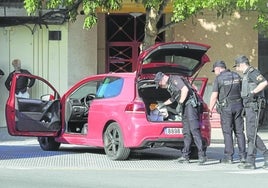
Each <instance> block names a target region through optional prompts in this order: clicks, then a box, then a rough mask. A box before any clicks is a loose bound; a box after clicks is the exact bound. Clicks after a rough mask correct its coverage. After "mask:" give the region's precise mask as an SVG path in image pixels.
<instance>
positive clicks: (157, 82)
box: [154, 72, 164, 89]
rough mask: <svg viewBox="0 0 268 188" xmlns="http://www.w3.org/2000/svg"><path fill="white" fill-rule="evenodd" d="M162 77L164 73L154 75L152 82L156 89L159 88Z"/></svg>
mask: <svg viewBox="0 0 268 188" xmlns="http://www.w3.org/2000/svg"><path fill="white" fill-rule="evenodd" d="M163 77H164V73H162V72H158V73H156V74H155V77H154V82H155V85H156V89H157V88H158V87H159V82H160V80H162V78H163Z"/></svg>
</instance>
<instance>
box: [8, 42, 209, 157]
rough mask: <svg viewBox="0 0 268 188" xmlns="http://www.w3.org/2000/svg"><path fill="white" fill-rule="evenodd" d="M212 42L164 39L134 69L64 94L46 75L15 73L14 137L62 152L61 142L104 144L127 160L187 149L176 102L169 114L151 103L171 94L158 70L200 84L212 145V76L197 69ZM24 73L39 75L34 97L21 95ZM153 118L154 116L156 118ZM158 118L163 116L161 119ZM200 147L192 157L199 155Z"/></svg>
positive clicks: (205, 134) (203, 122)
mask: <svg viewBox="0 0 268 188" xmlns="http://www.w3.org/2000/svg"><path fill="white" fill-rule="evenodd" d="M208 49H209V46H207V45H204V44H198V43H190V42H173V43H159V44H156V45H155V46H152V47H151V48H150V49H148V50H146V51H144V52H143V53H141V54H140V56H139V58H138V59H139V60H138V62H137V64H138V69H137V71H136V72H132V73H107V74H98V75H92V76H88V77H86V78H84V79H83V80H81V81H79V82H78V83H76V84H75V85H74V86H72V87H71V88H70V89H69V90H68V91H67V92H66V93H65V94H64V95H63V96H62V97H60V95H59V93H58V92H57V91H56V89H55V88H54V87H53V86H52V85H51V84H50V83H49V82H48V81H46V80H45V79H43V78H41V77H39V76H36V75H25V74H17V75H16V76H14V77H13V80H12V85H11V90H10V95H9V98H8V100H7V104H6V121H7V127H8V131H9V134H10V135H13V136H34V137H38V141H39V144H40V147H41V148H42V149H43V150H58V149H59V147H60V144H61V143H63V144H75V145H86V146H94V147H101V148H104V150H105V153H106V155H107V156H108V157H109V158H110V159H112V160H125V159H127V158H128V157H129V154H130V151H131V149H143V148H148V147H163V146H165V147H172V148H178V149H181V148H182V147H183V134H182V128H183V126H182V123H181V121H180V119H179V117H177V115H176V114H175V113H172V109H174V108H175V107H174V106H172V105H171V106H170V111H169V110H167V113H168V117H167V116H165V117H163V116H162V114H156V115H153V110H152V109H151V108H150V105H152V104H156V103H157V102H159V101H164V100H166V99H167V98H169V93H168V92H167V91H166V90H164V89H161V88H159V89H156V87H155V83H154V81H153V79H154V75H155V74H156V73H157V72H158V71H162V72H164V73H166V74H177V75H181V76H184V77H186V78H187V79H189V80H190V81H192V82H193V84H194V85H195V86H196V89H197V91H198V94H199V97H200V100H201V101H202V102H201V106H202V113H201V114H200V130H201V133H202V139H203V142H204V144H205V147H208V146H209V145H210V139H211V136H210V135H211V126H210V118H209V113H208V107H207V105H206V104H205V103H204V102H203V100H202V97H203V95H204V91H205V88H206V84H207V80H208V79H207V78H196V77H195V76H194V74H195V73H197V72H198V70H199V69H200V68H201V67H202V66H203V65H204V64H205V63H207V62H209V58H208V57H207V56H206V54H205V53H206V51H207V50H208ZM19 77H31V78H35V84H34V86H33V88H32V89H31V90H32V93H31V97H30V98H16V97H15V88H16V83H17V80H18V78H19ZM152 117H153V118H152ZM155 117H157V118H159V119H155ZM197 152H198V151H197V149H196V147H195V145H194V144H193V146H192V156H193V157H196V156H197Z"/></svg>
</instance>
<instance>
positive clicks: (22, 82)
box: [5, 69, 35, 94]
mask: <svg viewBox="0 0 268 188" xmlns="http://www.w3.org/2000/svg"><path fill="white" fill-rule="evenodd" d="M20 73H23V74H31V73H30V72H29V71H27V70H25V69H20ZM14 74H15V71H13V72H11V73H10V74H9V75H8V77H7V79H6V82H5V86H6V88H7V90H10V86H11V81H12V78H13V75H14ZM29 80H30V82H29ZM34 82H35V80H34V79H28V78H26V77H23V76H22V77H19V78H18V80H17V84H16V91H15V93H16V94H18V93H19V92H22V93H25V92H26V91H27V87H29V88H30V87H32V86H33V85H34Z"/></svg>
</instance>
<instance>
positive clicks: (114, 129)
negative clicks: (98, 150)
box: [103, 123, 130, 160]
mask: <svg viewBox="0 0 268 188" xmlns="http://www.w3.org/2000/svg"><path fill="white" fill-rule="evenodd" d="M103 142H104V151H105V153H106V155H107V157H108V158H110V159H111V160H126V159H127V158H128V157H129V155H130V149H129V148H125V147H124V141H123V135H122V133H121V130H120V128H119V126H118V124H117V123H111V124H110V125H109V126H108V127H107V129H106V130H105V132H104V135H103Z"/></svg>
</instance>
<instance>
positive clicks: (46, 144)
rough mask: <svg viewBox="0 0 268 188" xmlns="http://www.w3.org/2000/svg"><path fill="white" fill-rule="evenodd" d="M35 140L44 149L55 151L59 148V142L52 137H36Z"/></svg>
mask: <svg viewBox="0 0 268 188" xmlns="http://www.w3.org/2000/svg"><path fill="white" fill-rule="evenodd" d="M37 140H38V142H39V145H40V147H41V148H42V150H44V151H57V150H59V148H60V143H59V142H56V141H55V138H54V137H38V138H37Z"/></svg>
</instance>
